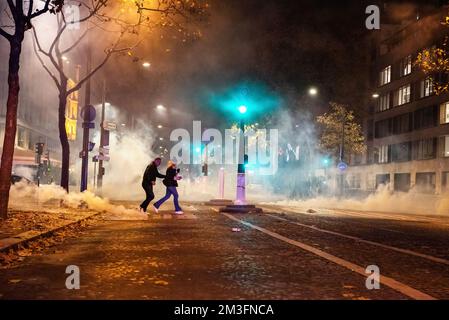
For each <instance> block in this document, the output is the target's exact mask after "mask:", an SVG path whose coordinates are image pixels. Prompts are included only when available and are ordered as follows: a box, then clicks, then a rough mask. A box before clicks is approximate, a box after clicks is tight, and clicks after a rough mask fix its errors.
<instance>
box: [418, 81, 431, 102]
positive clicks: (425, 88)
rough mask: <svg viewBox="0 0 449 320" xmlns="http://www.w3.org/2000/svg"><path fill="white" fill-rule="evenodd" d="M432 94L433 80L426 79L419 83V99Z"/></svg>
mask: <svg viewBox="0 0 449 320" xmlns="http://www.w3.org/2000/svg"><path fill="white" fill-rule="evenodd" d="M432 94H433V79H432V78H431V77H427V78H425V79H424V80H422V81H421V82H420V97H421V98H424V97H429V96H430V95H432Z"/></svg>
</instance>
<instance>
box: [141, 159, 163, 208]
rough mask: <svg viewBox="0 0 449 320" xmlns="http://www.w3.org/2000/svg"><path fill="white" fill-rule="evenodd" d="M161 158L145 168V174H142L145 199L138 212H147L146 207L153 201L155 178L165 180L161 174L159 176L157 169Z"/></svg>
mask: <svg viewBox="0 0 449 320" xmlns="http://www.w3.org/2000/svg"><path fill="white" fill-rule="evenodd" d="M161 161H162V160H161V158H156V159H154V161H153V162H151V164H150V165H148V166H147V168H146V170H145V173H144V174H143V180H142V188H143V189H144V190H145V194H146V199H145V200H144V201H143V202H142V203H141V204H140V211H141V212H147V208H148V205H149V204H150V202H151V201H153V199H154V192H153V186H154V185H155V184H156V178H161V179H163V178H165V176H164V175H163V174H160V173H159V171H158V170H157V167H159V166H160V165H161Z"/></svg>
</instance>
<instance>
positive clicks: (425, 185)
mask: <svg viewBox="0 0 449 320" xmlns="http://www.w3.org/2000/svg"><path fill="white" fill-rule="evenodd" d="M435 185H436V183H435V172H418V173H416V189H417V190H418V191H419V192H422V193H434V192H435Z"/></svg>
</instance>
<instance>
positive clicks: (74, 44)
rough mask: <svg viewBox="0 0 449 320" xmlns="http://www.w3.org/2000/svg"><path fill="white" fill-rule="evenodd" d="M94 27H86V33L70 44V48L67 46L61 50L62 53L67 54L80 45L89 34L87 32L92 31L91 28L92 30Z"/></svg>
mask: <svg viewBox="0 0 449 320" xmlns="http://www.w3.org/2000/svg"><path fill="white" fill-rule="evenodd" d="M92 29H93V28H88V29H86V31H84V33H83V34H82V35H81V36H80V37H79V38H78V39H77V40H76V41H75V42H74V43H73V44H72V45H71V46H70V47H68V48H66V49H63V50H62V51H61V53H62V54H66V53H68V52H69V51H71V50H73V49H74V48H75V47H76V46H77V45H79V44H80V42H81V41H82V40H83V39H84V38H85V37H86V35H87V33H88V32H89V31H90V30H92Z"/></svg>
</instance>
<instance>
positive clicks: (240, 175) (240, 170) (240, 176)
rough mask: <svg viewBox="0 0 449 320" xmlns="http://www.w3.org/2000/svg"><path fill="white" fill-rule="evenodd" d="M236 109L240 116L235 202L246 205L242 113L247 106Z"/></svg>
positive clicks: (243, 120)
mask: <svg viewBox="0 0 449 320" xmlns="http://www.w3.org/2000/svg"><path fill="white" fill-rule="evenodd" d="M238 111H239V112H240V114H241V117H240V132H239V134H240V141H239V154H238V159H239V162H238V166H237V198H236V201H235V204H237V205H246V177H245V174H246V172H245V118H244V114H245V113H246V112H247V111H248V108H247V107H246V106H244V105H241V106H240V107H238Z"/></svg>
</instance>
